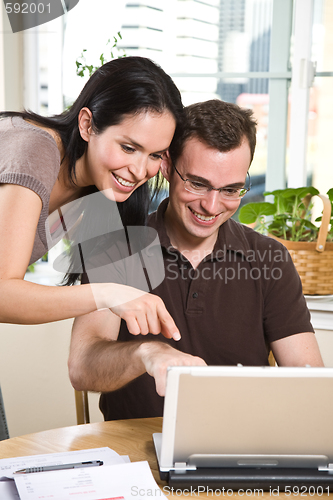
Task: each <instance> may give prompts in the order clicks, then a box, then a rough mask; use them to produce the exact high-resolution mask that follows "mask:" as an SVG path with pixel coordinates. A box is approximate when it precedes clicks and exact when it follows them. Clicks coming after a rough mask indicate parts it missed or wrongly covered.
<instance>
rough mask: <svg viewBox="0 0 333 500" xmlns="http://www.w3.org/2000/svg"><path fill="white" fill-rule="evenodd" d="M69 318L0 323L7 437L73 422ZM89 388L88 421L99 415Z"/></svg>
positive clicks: (0, 379)
mask: <svg viewBox="0 0 333 500" xmlns="http://www.w3.org/2000/svg"><path fill="white" fill-rule="evenodd" d="M71 326H72V320H66V321H59V322H55V323H48V324H45V325H28V326H27V325H7V324H0V383H1V389H2V394H3V399H4V404H5V411H6V417H7V423H8V427H9V434H10V437H14V436H19V435H22V434H29V433H31V432H38V431H42V430H46V429H52V428H57V427H65V426H69V425H76V413H75V402H74V390H73V388H72V386H71V384H70V382H69V379H68V372H67V358H68V351H69V342H70V332H71ZM98 398H99V395H98V394H89V403H90V417H91V422H96V421H102V420H103V417H102V414H101V413H100V411H99V409H98Z"/></svg>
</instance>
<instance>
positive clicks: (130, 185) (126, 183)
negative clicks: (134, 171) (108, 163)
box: [113, 174, 137, 187]
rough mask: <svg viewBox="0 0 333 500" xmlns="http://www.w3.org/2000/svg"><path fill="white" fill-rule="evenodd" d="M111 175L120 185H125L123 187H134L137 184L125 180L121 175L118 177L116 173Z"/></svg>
mask: <svg viewBox="0 0 333 500" xmlns="http://www.w3.org/2000/svg"><path fill="white" fill-rule="evenodd" d="M113 175H114V177H115V178H116V180H117V181H118V182H119V184H121V185H122V186H125V187H134V186H136V184H137V183H136V182H129V181H126V180H125V179H123V178H122V177H119V175H116V174H113Z"/></svg>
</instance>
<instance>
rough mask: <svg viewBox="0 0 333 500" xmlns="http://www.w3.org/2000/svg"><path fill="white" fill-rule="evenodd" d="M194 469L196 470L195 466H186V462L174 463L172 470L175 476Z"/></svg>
mask: <svg viewBox="0 0 333 500" xmlns="http://www.w3.org/2000/svg"><path fill="white" fill-rule="evenodd" d="M196 469H197V468H196V466H195V465H187V463H186V462H175V466H174V468H173V470H174V471H175V472H176V473H177V474H182V473H185V472H186V471H188V470H196Z"/></svg>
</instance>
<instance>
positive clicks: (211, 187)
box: [172, 161, 252, 200]
mask: <svg viewBox="0 0 333 500" xmlns="http://www.w3.org/2000/svg"><path fill="white" fill-rule="evenodd" d="M172 166H173V168H174V169H175V170H176V172H177V174H178V175H179V177H180V178H181V180H182V181H183V182H184V188H185V190H186V191H187V192H188V193H192V194H197V195H198V196H205V194H206V193H210V192H211V191H219V193H220V194H223V190H224V189H227V188H228V186H224V187H221V188H214V187H213V186H206V185H205V184H202V185H203V186H205V187H207V191H206V192H205V193H202V194H200V193H195V192H193V191H190V190H189V189H186V182H187V181H191V179H184V177H183V176H182V175H181V173H180V172H179V171H178V170H177V168H176V165H175V163H174V162H173V161H172ZM246 177H248V178H249V187H248V188H246V187H243V188H241V190H244V191H245V193H244V194H242V195H239V196H238V197H237V198H231V197H228V196H226V197H225V199H229V200H232V199H234V200H239V199H241V198H244V196H245V195H246V193H248V192H249V191H250V189H251V187H252V184H251V177H250V173H249V171H247V174H246Z"/></svg>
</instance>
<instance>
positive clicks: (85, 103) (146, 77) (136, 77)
mask: <svg viewBox="0 0 333 500" xmlns="http://www.w3.org/2000/svg"><path fill="white" fill-rule="evenodd" d="M84 107H87V108H89V110H90V111H91V113H92V127H93V130H94V132H95V133H97V134H98V133H102V132H103V131H104V130H105V129H106V128H107V127H109V126H111V125H118V124H119V123H121V121H122V120H123V119H124V118H125V117H126V115H135V114H139V113H142V112H148V111H151V112H156V113H163V112H164V111H169V112H170V113H171V114H172V115H173V117H174V118H175V121H176V134H177V135H178V134H179V133H180V132H181V129H182V126H183V116H184V111H183V104H182V101H181V96H180V92H179V90H178V89H177V87H176V86H175V84H174V82H173V80H172V79H171V77H170V76H169V75H167V74H166V73H165V72H164V71H163V69H162V68H161V67H160V66H158V65H157V64H155V63H154V62H153V61H151V60H150V59H147V58H144V57H123V58H119V59H114V60H112V61H110V62H108V63H106V64H104V65H103V66H101V67H100V68H99V69H98V70H97V71H95V73H94V74H93V75H92V76H91V77H90V78H89V80H88V81H87V83H86V84H85V86H84V87H83V89H82V91H81V93H80V95H79V97H78V98H77V99H76V101H75V102H74V103H73V104H72V105H71V106H70V108H69V109H67V110H66V111H64V112H63V113H62V114H60V115H55V116H50V117H44V116H40V115H38V114H36V113H33V112H32V111H24V112H6V111H5V112H2V113H0V118H2V117H7V116H21V117H22V118H25V119H28V120H32V121H33V122H35V123H37V124H40V125H43V126H45V127H48V128H51V129H53V130H55V131H56V132H58V134H59V136H60V138H61V141H62V144H63V146H64V150H65V154H64V158H63V159H62V161H63V160H64V159H65V158H66V160H67V162H68V163H67V165H68V167H67V168H68V177H69V179H70V180H71V182H72V183H73V184H74V185H75V180H76V175H75V164H76V161H77V160H78V159H79V158H81V156H82V155H83V154H84V153H85V151H86V148H87V143H86V142H85V141H84V140H83V139H82V137H81V135H80V131H79V128H78V115H79V112H80V110H81V109H82V108H84ZM158 182H159V181H157V183H158ZM94 190H96V188H95V187H94V186H93V187H91V189H90V190H89V189H88V190H86V194H90V193H92V192H94ZM155 191H156V186H155ZM149 203H150V196H149V188H148V185H147V183H145V184H143V185H142V186H140V187H139V188H138V189H136V190H135V191H134V193H133V194H132V195H131V196H130V197H129V198H128V200H126V201H125V202H123V203H119V204H118V208H119V212H120V215H121V217H122V221H123V224H124V225H136V224H138V225H144V224H145V223H146V217H147V214H148V206H149ZM73 280H74V281H73ZM74 282H75V279H74V277H73V279H70V280H68V279H67V282H66V284H73V283H74Z"/></svg>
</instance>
